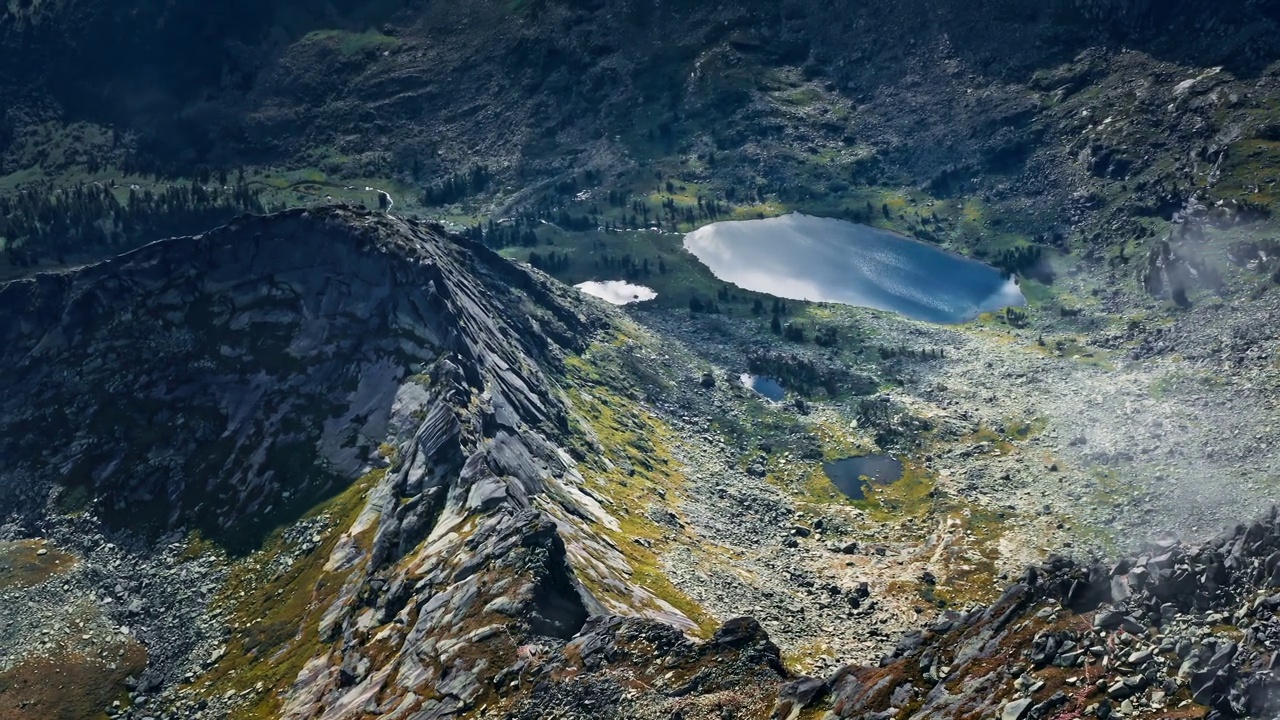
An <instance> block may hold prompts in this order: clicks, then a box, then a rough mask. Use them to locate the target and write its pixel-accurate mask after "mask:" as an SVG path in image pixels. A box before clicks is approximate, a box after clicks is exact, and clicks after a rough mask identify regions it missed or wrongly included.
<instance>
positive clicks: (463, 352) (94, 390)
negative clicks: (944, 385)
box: [0, 209, 694, 717]
mask: <svg viewBox="0 0 1280 720" xmlns="http://www.w3.org/2000/svg"><path fill="white" fill-rule="evenodd" d="M0 296H2V297H3V300H4V307H7V308H13V309H15V310H19V309H20V312H10V313H6V314H5V316H4V319H3V325H2V326H0V327H2V330H0V335H2V336H3V337H4V340H5V342H4V347H5V356H4V361H5V363H6V365H7V367H9V368H10V371H9V372H8V373H7V374H6V375H5V380H4V393H3V394H4V397H5V407H4V425H3V430H2V431H0V438H2V439H3V448H4V455H5V457H6V458H7V463H6V466H5V468H4V469H3V473H4V475H3V478H0V487H2V488H3V489H4V492H5V496H4V498H3V503H4V505H3V506H4V508H5V509H6V513H7V514H8V517H9V518H10V525H9V534H11V535H12V534H15V533H18V534H20V533H24V532H30V531H31V530H32V529H34V528H38V527H49V524H50V523H54V524H56V523H57V522H58V521H57V520H56V518H53V517H51V516H50V512H51V511H58V512H63V513H65V512H68V511H71V512H85V513H88V515H89V517H101V518H102V519H103V521H104V523H105V525H106V527H107V529H109V530H110V531H111V532H113V533H115V534H117V536H119V537H120V538H121V541H123V542H127V543H128V544H130V545H132V546H133V547H134V548H135V549H136V548H138V547H139V545H138V539H139V538H140V537H142V536H144V535H145V534H147V533H151V534H152V535H153V536H154V534H156V533H160V532H166V531H169V530H173V529H177V530H179V531H180V532H185V531H187V530H197V531H199V532H200V534H201V535H202V536H203V537H204V538H205V539H206V540H207V541H208V542H210V543H212V545H211V546H210V547H209V548H208V551H209V552H215V553H219V552H222V551H220V550H219V548H222V549H223V550H225V551H227V552H231V553H232V554H233V555H237V554H242V553H244V552H245V551H246V550H252V549H256V548H258V547H259V546H260V545H262V543H263V541H264V539H265V538H266V534H267V532H268V531H271V530H272V529H273V528H275V527H277V526H281V525H290V524H292V523H294V522H295V521H298V520H303V521H304V522H303V525H302V527H313V529H314V530H313V531H314V532H317V533H319V534H317V535H314V536H310V535H306V531H301V532H302V533H303V535H298V534H297V533H293V534H290V533H288V532H286V534H285V535H284V536H283V537H281V536H280V535H279V534H278V533H277V534H274V535H272V536H271V537H272V538H273V539H272V540H271V541H270V543H269V544H268V547H267V550H268V554H269V555H270V556H271V557H274V558H275V559H274V560H273V561H272V562H274V563H276V564H275V565H273V567H275V568H276V571H275V573H274V574H271V575H269V576H267V577H260V576H257V575H255V574H254V573H255V572H256V570H257V569H259V568H260V566H261V562H262V557H263V556H262V553H255V554H254V555H251V556H249V557H248V558H247V559H246V560H244V561H242V564H241V565H239V566H235V567H233V569H232V571H231V575H230V580H229V582H230V583H231V587H232V588H235V590H234V592H231V594H230V595H226V594H223V595H221V599H219V598H218V597H214V598H213V600H212V602H211V604H210V605H209V606H208V608H209V612H212V613H214V616H218V614H219V613H221V614H223V615H222V616H221V617H222V619H223V621H224V622H225V621H227V619H228V617H230V618H234V617H235V615H236V613H237V612H245V611H246V608H248V607H257V608H258V609H257V610H256V612H266V613H268V614H272V613H275V614H274V615H273V616H272V617H270V618H263V617H259V618H258V620H259V621H261V622H262V623H266V625H268V626H270V627H272V628H274V629H266V630H264V629H263V628H262V627H255V626H254V625H253V624H252V623H251V624H249V625H247V626H240V627H239V630H238V631H236V630H232V631H231V632H230V634H229V635H226V632H227V631H226V630H225V629H224V630H222V631H214V632H215V633H217V632H221V633H222V634H223V635H224V638H225V645H224V646H223V647H224V650H223V651H222V652H223V653H227V652H230V653H231V656H230V657H229V658H228V660H227V663H226V664H227V665H231V664H232V663H233V662H248V663H250V667H252V663H254V662H262V661H265V659H266V658H265V657H263V656H262V653H265V652H267V651H268V650H270V652H271V657H272V663H273V665H276V666H277V667H276V668H274V669H277V670H279V669H287V668H290V667H292V668H293V673H294V674H295V675H296V677H295V676H280V678H279V679H281V680H282V681H287V683H288V685H286V686H283V687H279V688H277V689H278V690H280V691H281V692H282V693H284V696H283V697H280V698H274V696H270V697H268V698H267V699H266V700H265V701H264V702H267V703H268V705H269V706H273V707H275V710H272V711H271V712H273V713H275V712H282V713H284V714H285V715H286V716H289V717H334V716H341V715H342V714H343V712H345V711H343V710H342V708H346V707H348V706H351V707H357V708H365V706H366V705H368V704H369V703H371V702H373V703H375V705H378V706H380V707H381V704H382V703H391V704H392V705H393V706H400V705H402V704H404V707H406V708H407V707H409V706H411V705H412V706H413V707H420V708H421V709H423V710H424V711H426V710H430V711H431V712H432V713H434V715H431V716H440V717H446V716H451V715H453V714H456V713H459V712H463V711H464V710H467V709H472V708H474V706H475V702H476V698H477V696H478V695H480V694H482V690H483V687H484V685H483V683H482V680H483V678H485V677H487V675H485V674H484V673H483V672H482V671H483V670H484V669H485V668H489V671H490V672H492V671H495V670H496V669H497V667H496V663H497V662H499V659H500V658H506V659H507V660H508V661H514V657H515V653H516V648H517V646H518V645H520V644H521V643H520V642H519V641H518V638H521V637H527V638H538V637H546V638H551V639H560V640H564V639H568V638H569V637H572V636H573V635H575V634H576V633H577V632H578V631H579V630H580V629H581V628H582V626H583V624H584V623H585V622H586V621H587V619H588V618H589V617H591V616H595V615H600V614H602V613H603V612H604V611H605V606H604V605H602V604H601V601H604V602H606V603H608V605H609V607H610V609H611V610H613V611H614V612H624V613H629V614H635V615H642V616H643V615H648V616H652V617H655V618H661V619H663V620H666V621H668V622H670V623H674V624H675V625H676V626H677V627H684V628H686V629H688V628H693V627H694V624H693V623H692V622H691V621H690V620H689V619H688V618H686V617H685V616H684V615H683V614H682V613H681V612H680V611H678V610H676V609H675V608H674V607H672V606H671V605H670V604H668V603H667V602H665V601H663V600H661V599H659V598H657V597H655V596H654V595H653V594H652V593H651V592H650V591H648V590H646V589H645V588H643V587H641V586H639V585H636V584H634V583H632V582H631V581H629V580H628V577H627V575H629V574H630V572H631V571H630V570H629V569H628V560H627V559H626V557H624V555H623V554H622V553H621V552H620V551H619V550H618V549H617V545H616V544H614V542H613V541H612V540H609V539H607V538H605V537H604V536H603V534H602V533H604V532H607V531H609V530H611V529H612V530H617V529H618V527H619V524H618V520H617V519H615V518H614V517H612V516H611V515H610V514H609V513H607V512H606V511H605V510H604V509H603V507H602V506H601V505H600V503H599V502H598V501H597V500H596V499H595V498H594V497H593V496H592V495H590V494H588V492H585V491H584V489H583V488H582V485H583V482H584V481H583V478H582V476H581V475H580V474H579V473H578V470H577V464H576V462H575V461H573V460H572V458H570V456H569V455H568V454H566V452H565V450H564V449H563V448H565V447H568V446H569V445H570V441H571V440H572V438H573V437H574V435H575V434H576V433H580V432H581V431H580V430H574V429H573V424H572V423H571V422H570V416H569V413H568V410H567V409H566V406H565V404H564V400H563V397H562V391H561V390H559V388H558V387H557V385H556V384H555V383H554V382H552V381H549V380H548V375H546V374H545V372H547V371H555V372H557V373H561V372H562V371H560V370H556V368H558V367H559V366H560V365H561V364H562V363H563V362H564V360H565V356H566V354H568V353H572V352H575V351H578V350H580V349H581V348H583V347H585V345H584V343H586V342H587V341H588V339H589V338H590V337H591V335H592V333H593V332H595V331H598V330H602V329H604V328H605V327H607V326H608V323H607V321H606V320H605V318H604V316H602V315H601V314H600V311H599V310H597V309H595V308H594V307H593V306H591V305H590V304H585V303H584V302H583V301H582V300H580V299H578V298H577V297H575V296H574V295H573V294H572V293H571V291H567V290H565V289H563V288H562V287H557V286H556V285H555V284H554V283H551V282H549V281H547V280H546V279H544V278H539V277H535V276H533V275H531V274H529V272H527V271H525V270H522V269H519V268H517V267H516V266H514V265H511V264H509V263H508V262H507V261H505V260H502V259H501V258H498V257H497V256H496V255H494V254H492V253H490V252H489V251H487V250H484V249H483V248H479V247H476V246H472V245H470V244H469V243H467V242H466V241H463V240H461V239H460V238H456V237H453V236H447V235H444V234H441V233H440V231H439V230H438V229H435V228H432V227H430V226H422V225H417V224H415V223H410V222H406V221H402V220H398V219H394V218H390V217H386V216H374V215H370V214H368V213H360V212H354V211H350V210H344V209H324V210H319V211H294V212H289V213H284V214H281V215H277V216H272V217H266V218H254V217H248V218H244V219H241V220H238V221H236V222H235V223H232V224H231V225H228V226H226V227H224V228H220V229H218V230H215V231H212V232H210V233H207V234H205V235H201V236H197V237H193V238H181V239H176V240H169V241H163V242H160V243H156V244H152V245H149V246H147V247H144V248H142V249H139V250H137V251H134V252H132V253H130V254H127V255H124V256H121V257H119V258H117V259H115V260H112V261H110V262H107V263H104V264H101V265H97V266H91V267H88V268H84V269H81V270H76V271H71V272H66V273H61V274H56V275H40V276H37V277H35V278H32V279H29V280H23V281H17V282H14V283H10V284H8V285H6V286H4V287H3V288H0ZM52 438H58V439H59V441H58V442H51V439H52ZM353 493H355V494H353ZM49 498H53V500H52V501H51V502H47V501H48V500H49ZM317 503H320V505H319V507H320V508H321V512H322V513H323V514H322V515H320V516H318V517H317V516H316V515H315V513H314V512H313V513H312V514H311V515H307V518H310V519H309V520H307V519H304V515H306V511H307V509H308V508H311V507H313V506H316V505H317ZM343 508H345V510H344V509H343ZM308 522H310V523H311V525H307V524H306V523H308ZM341 523H346V524H345V525H344V524H341ZM23 528H26V530H25V531H24V530H23ZM329 530H332V532H328V531H329ZM169 537H171V536H169ZM179 537H180V535H179ZM298 545H302V549H298V547H297V546H298ZM271 548H275V551H274V554H272V551H271ZM280 548H285V549H286V551H284V552H281V551H280ZM143 552H146V551H145V550H144V551H143ZM194 552H202V551H200V550H195V551H194ZM231 560H232V561H233V563H234V557H232V558H231ZM575 566H576V567H575ZM237 567H238V569H236V568H237ZM281 568H283V570H282V569H281ZM281 572H283V573H284V574H283V575H281V574H280V573H281ZM300 577H304V578H310V581H312V582H315V583H316V584H315V586H314V587H312V588H311V589H310V590H307V589H306V586H305V584H303V585H302V586H301V587H296V586H290V589H291V591H293V592H294V593H296V595H292V594H291V595H288V596H286V598H287V599H286V601H285V605H283V606H276V607H272V604H271V603H270V602H269V598H272V597H279V596H280V594H281V593H280V592H278V590H279V588H278V587H276V588H273V589H272V593H273V594H271V595H267V596H264V595H262V594H261V593H263V592H265V589H264V586H268V587H269V586H270V584H271V583H273V582H282V583H284V584H285V585H286V586H288V585H289V583H293V582H295V581H297V580H298V578H300ZM579 577H584V578H585V579H586V584H587V585H588V586H590V587H592V588H595V589H596V592H602V591H603V592H604V593H605V594H603V595H601V596H600V599H597V598H596V596H595V595H594V594H593V592H592V591H590V590H588V589H586V587H584V585H583V583H582V582H580V581H579V579H578V578H579ZM304 583H305V581H304ZM215 595H217V593H215ZM192 602H195V600H192ZM255 602H267V605H264V606H254V605H253V603H255ZM246 603H248V605H246ZM264 607H265V608H268V609H267V610H263V608H264ZM120 610H123V608H118V607H111V606H107V607H106V608H105V609H103V612H107V613H108V614H110V613H115V612H117V611H120ZM121 619H122V620H123V616H122V617H121ZM231 627H233V628H235V627H237V626H236V623H235V622H234V620H232V621H231ZM288 628H293V629H294V630H292V631H290V630H288ZM170 630H171V629H170ZM188 630H189V632H190V633H195V632H196V630H197V628H195V627H192V628H188ZM143 640H144V641H146V640H150V641H151V642H170V641H171V639H170V638H159V637H152V638H143ZM192 642H194V640H192V638H190V637H187V638H180V642H178V643H176V644H178V645H183V646H190V645H191V643H192ZM144 644H146V643H145V642H144ZM423 647H434V648H438V649H439V655H431V654H430V653H424V652H422V648H423ZM225 648H229V650H227V649H225ZM445 648H450V650H449V651H445ZM464 648H467V650H466V651H465V652H464ZM178 660H179V662H181V661H182V659H181V658H178ZM246 670H248V669H247V668H246ZM177 672H178V668H177V666H171V667H167V668H166V667H158V668H153V669H152V674H153V675H154V679H153V680H151V681H149V682H151V683H153V684H157V685H160V686H166V685H169V684H170V683H172V682H173V681H174V680H175V679H176V675H174V674H173V673H177ZM239 672H241V671H236V670H234V669H228V673H229V674H228V675H224V676H222V681H224V682H228V683H233V686H234V683H235V682H236V681H237V677H236V676H237V674H238V673H239ZM299 673H300V674H299ZM468 673H469V674H470V676H471V677H472V680H471V681H469V682H465V683H464V681H463V679H462V678H465V677H468ZM446 676H448V677H451V678H452V680H451V683H452V686H454V691H452V692H443V691H438V690H439V688H440V687H443V682H444V679H445V677H446ZM393 680H394V682H392V681H393ZM411 692H412V693H416V695H414V697H416V698H417V700H416V701H413V702H410V701H408V700H406V696H407V694H410V693H411ZM273 698H274V699H273ZM277 703H278V704H279V705H277ZM386 709H387V708H384V710H386Z"/></svg>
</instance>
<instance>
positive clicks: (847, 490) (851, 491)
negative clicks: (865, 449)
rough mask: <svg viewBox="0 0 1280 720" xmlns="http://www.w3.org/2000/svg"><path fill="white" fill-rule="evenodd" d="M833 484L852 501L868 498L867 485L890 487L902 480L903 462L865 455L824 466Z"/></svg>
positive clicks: (885, 457)
mask: <svg viewBox="0 0 1280 720" xmlns="http://www.w3.org/2000/svg"><path fill="white" fill-rule="evenodd" d="M822 471H823V472H825V473H826V474H827V477H828V478H829V479H830V480H831V484H833V485H835V486H836V487H837V488H839V489H840V492H842V493H844V494H845V495H846V496H848V497H849V498H850V499H852V500H863V499H865V498H866V497H867V489H866V484H867V483H875V484H876V485H890V484H892V483H895V482H897V481H898V480H900V479H902V471H903V466H902V461H901V460H898V459H897V458H894V457H890V456H888V455H863V456H861V457H851V458H844V459H843V460H833V461H831V462H827V463H823V464H822Z"/></svg>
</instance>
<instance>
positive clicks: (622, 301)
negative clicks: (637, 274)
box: [574, 280, 658, 305]
mask: <svg viewBox="0 0 1280 720" xmlns="http://www.w3.org/2000/svg"><path fill="white" fill-rule="evenodd" d="M574 287H576V288H578V289H579V290H581V291H582V292H584V293H586V294H588V295H590V296H591V297H598V298H600V299H601V300H603V301H605V302H607V303H609V304H610V305H630V304H632V303H639V302H646V301H648V300H652V299H654V298H656V297H658V293H657V292H655V291H654V290H653V288H647V287H645V286H643V285H633V284H631V283H629V282H625V281H622V280H605V281H603V282H601V281H599V280H591V281H589V282H584V283H578V284H577V285H574Z"/></svg>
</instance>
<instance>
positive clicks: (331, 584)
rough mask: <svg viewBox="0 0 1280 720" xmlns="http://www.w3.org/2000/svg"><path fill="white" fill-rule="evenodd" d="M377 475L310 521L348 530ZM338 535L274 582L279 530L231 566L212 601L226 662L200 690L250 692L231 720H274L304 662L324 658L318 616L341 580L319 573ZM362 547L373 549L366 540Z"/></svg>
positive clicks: (314, 513)
mask: <svg viewBox="0 0 1280 720" xmlns="http://www.w3.org/2000/svg"><path fill="white" fill-rule="evenodd" d="M385 472H386V471H385V470H381V469H379V470H375V471H373V472H371V473H369V474H367V475H365V476H364V477H362V478H361V479H360V480H358V481H357V482H355V483H354V484H352V485H351V487H349V488H348V489H347V490H346V491H344V492H343V493H341V494H340V495H338V496H336V497H334V498H333V499H331V500H329V501H327V502H325V503H323V504H321V505H319V506H317V507H315V508H313V509H312V510H311V512H309V513H308V517H318V516H320V515H325V516H327V517H329V518H330V519H331V521H332V522H333V523H334V525H335V526H336V527H339V528H345V527H349V526H350V525H351V524H352V523H353V522H354V521H355V519H356V517H357V516H358V515H359V513H360V511H361V509H362V508H363V506H364V497H365V495H366V493H367V492H368V490H369V489H370V488H372V487H373V486H374V485H376V484H377V482H378V481H379V480H380V479H381V478H382V477H383V475H384V474H385ZM339 538H340V533H336V532H335V533H331V534H330V536H329V537H328V538H326V539H325V540H324V542H322V543H321V544H320V545H319V547H317V548H316V549H315V550H312V551H311V552H310V553H309V554H307V555H305V556H303V557H301V558H299V559H298V560H297V561H296V562H294V563H293V564H292V565H290V566H289V567H288V569H286V570H284V571H283V572H281V573H279V574H274V573H273V572H272V571H271V568H272V567H273V566H274V565H275V561H276V559H277V558H279V557H280V556H281V555H282V554H284V553H286V552H288V551H289V548H288V547H287V546H286V543H285V540H284V533H283V532H282V531H279V530H277V531H276V532H275V533H273V534H272V535H271V536H270V537H269V538H268V539H267V541H266V543H265V544H264V545H263V547H262V549H261V550H260V551H259V552H257V553H255V554H253V555H251V556H250V557H248V558H245V559H243V560H241V561H239V562H237V563H236V564H235V566H233V568H232V571H231V574H230V577H229V578H228V580H227V583H226V584H225V586H224V587H223V590H222V592H221V593H220V595H219V596H218V598H217V599H216V600H215V606H216V607H220V608H222V609H223V610H225V611H226V612H227V613H228V616H229V618H230V622H231V623H232V625H233V627H232V630H231V637H230V640H229V641H228V643H227V652H226V655H225V657H224V658H223V659H222V661H221V662H219V663H218V664H217V665H216V666H214V668H213V669H212V670H210V671H209V673H208V674H207V675H206V676H205V678H203V680H202V681H201V684H200V685H199V686H198V690H199V691H200V692H202V693H204V694H207V695H208V696H213V695H221V694H223V693H225V692H228V691H235V692H243V691H249V692H250V693H251V695H249V697H250V698H251V699H250V701H249V703H248V704H246V705H242V706H241V707H240V708H239V709H238V710H237V711H236V712H235V713H233V717H236V718H245V719H249V718H253V719H257V718H272V717H278V716H279V714H280V697H281V694H282V693H283V691H285V690H287V689H288V688H289V687H291V686H292V684H293V683H294V681H295V680H296V679H297V676H298V673H299V672H300V671H301V670H302V667H303V666H304V665H305V664H306V662H307V661H308V660H310V659H311V658H313V657H316V656H317V655H320V654H322V653H323V652H324V651H325V650H326V645H325V643H324V641H323V640H322V639H321V638H320V634H319V630H318V621H319V616H320V614H321V613H322V612H323V611H324V610H325V609H326V608H327V607H328V606H329V605H330V604H331V603H332V602H333V601H334V600H335V599H336V598H337V595H338V592H339V591H340V590H341V588H342V585H343V583H344V582H345V579H346V576H345V575H340V574H337V573H331V572H328V571H326V570H325V569H324V565H325V563H326V562H327V560H328V558H329V556H330V554H331V553H332V551H333V548H334V546H335V545H336V544H337V542H338V541H339ZM364 542H365V543H368V542H371V540H369V539H368V538H365V539H364Z"/></svg>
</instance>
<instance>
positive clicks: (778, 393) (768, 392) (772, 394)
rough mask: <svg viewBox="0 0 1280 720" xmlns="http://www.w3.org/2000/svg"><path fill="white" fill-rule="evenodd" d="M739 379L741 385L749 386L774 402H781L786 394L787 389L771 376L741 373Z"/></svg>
mask: <svg viewBox="0 0 1280 720" xmlns="http://www.w3.org/2000/svg"><path fill="white" fill-rule="evenodd" d="M741 380H742V386H743V387H748V388H751V389H752V390H754V391H756V392H757V393H760V394H761V395H763V396H764V397H766V398H768V399H770V400H772V401H774V402H782V399H783V398H785V397H786V396H787V391H786V390H785V389H783V387H782V385H781V384H780V383H779V382H778V381H777V380H774V379H773V378H771V377H764V376H763V375H751V374H749V373H743V375H742V378H741Z"/></svg>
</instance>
